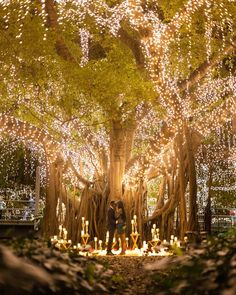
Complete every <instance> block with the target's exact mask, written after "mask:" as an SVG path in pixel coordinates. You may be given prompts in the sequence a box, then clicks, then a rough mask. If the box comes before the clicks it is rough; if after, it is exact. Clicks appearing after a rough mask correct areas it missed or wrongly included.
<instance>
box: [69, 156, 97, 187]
mask: <svg viewBox="0 0 236 295" xmlns="http://www.w3.org/2000/svg"><path fill="white" fill-rule="evenodd" d="M67 166H68V168H70V169H71V170H72V172H73V173H74V175H75V176H76V177H77V179H78V180H79V182H81V183H83V184H85V185H90V184H92V182H90V181H88V180H87V179H85V178H84V177H83V176H81V175H80V174H79V173H78V171H77V170H76V168H75V166H74V165H73V163H72V161H71V158H68V159H67Z"/></svg>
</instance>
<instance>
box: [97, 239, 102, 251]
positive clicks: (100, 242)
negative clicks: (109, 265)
mask: <svg viewBox="0 0 236 295" xmlns="http://www.w3.org/2000/svg"><path fill="white" fill-rule="evenodd" d="M98 243H99V250H100V251H102V240H99V241H98Z"/></svg>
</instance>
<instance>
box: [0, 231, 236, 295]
mask: <svg viewBox="0 0 236 295" xmlns="http://www.w3.org/2000/svg"><path fill="white" fill-rule="evenodd" d="M0 291H1V292H0V294H2V295H4V294H7V295H12V294H14V295H21V294H22V295H23V294H24V295H27V294H35V295H37V294H40V295H41V294H64V295H66V294H127V295H129V294H163V295H165V294H168V295H169V294H184V295H188V294H189V295H190V294H191V295H192V294H212V295H214V294H221V295H234V294H236V238H235V232H231V234H230V235H228V236H222V237H217V238H212V239H209V240H208V241H205V242H203V243H202V244H201V245H198V246H196V245H189V250H188V251H187V252H186V253H182V255H174V256H171V257H164V258H161V257H150V256H146V257H145V256H143V257H129V256H103V257H93V258H91V257H83V256H78V255H75V254H74V253H62V252H60V251H58V250H56V249H53V248H51V247H49V245H48V244H47V242H44V241H40V240H27V239H25V240H14V241H8V242H7V243H4V244H2V245H1V246H0Z"/></svg>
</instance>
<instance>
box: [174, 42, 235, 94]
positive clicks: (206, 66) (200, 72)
mask: <svg viewBox="0 0 236 295" xmlns="http://www.w3.org/2000/svg"><path fill="white" fill-rule="evenodd" d="M235 46H236V37H234V38H233V40H232V43H230V44H229V45H228V46H227V47H226V48H225V49H224V51H223V52H221V51H219V52H217V53H215V54H214V55H212V57H211V58H210V60H209V61H205V62H204V63H202V64H201V65H200V66H199V67H198V68H197V69H196V70H195V71H193V72H192V74H191V75H190V76H189V78H188V79H186V80H184V81H181V82H180V83H179V84H178V87H179V90H181V91H183V90H185V89H187V88H190V87H192V86H194V85H195V84H196V83H198V82H199V81H200V80H201V79H202V78H204V77H205V76H206V74H207V73H208V72H209V70H211V69H212V68H213V67H214V66H216V65H217V64H218V63H219V62H220V61H221V60H222V59H223V58H224V56H225V55H227V54H230V53H232V52H233V51H234V50H235Z"/></svg>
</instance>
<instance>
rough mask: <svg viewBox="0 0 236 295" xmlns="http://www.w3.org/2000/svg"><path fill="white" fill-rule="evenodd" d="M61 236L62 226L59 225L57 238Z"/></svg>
mask: <svg viewBox="0 0 236 295" xmlns="http://www.w3.org/2000/svg"><path fill="white" fill-rule="evenodd" d="M61 236H62V225H61V224H60V225H59V238H61Z"/></svg>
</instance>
